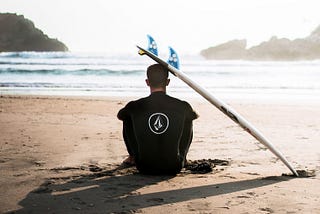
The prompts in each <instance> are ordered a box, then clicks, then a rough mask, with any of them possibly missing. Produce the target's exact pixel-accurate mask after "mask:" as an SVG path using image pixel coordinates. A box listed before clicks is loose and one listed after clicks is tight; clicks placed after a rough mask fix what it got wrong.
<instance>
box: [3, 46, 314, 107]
mask: <svg viewBox="0 0 320 214" xmlns="http://www.w3.org/2000/svg"><path fill="white" fill-rule="evenodd" d="M161 57H162V58H166V56H161ZM152 63H154V62H153V61H152V60H151V59H149V58H148V57H146V56H139V55H138V54H132V55H130V54H127V55H125V54H118V55H111V54H92V53H91V54H88V53H73V52H8V53H0V95H46V96H83V97H109V96H121V97H141V96H147V95H148V94H149V90H148V88H147V87H146V84H145V78H146V76H145V70H146V68H147V66H148V65H150V64H152ZM180 64H181V68H180V70H181V71H183V72H185V73H186V74H187V75H188V76H189V77H190V78H192V79H193V80H194V81H196V82H197V83H198V84H200V85H202V86H203V87H204V88H206V89H207V90H208V91H209V92H211V93H212V94H213V95H214V96H217V97H219V98H221V99H226V100H234V99H236V100H250V101H270V100H276V101H284V102H287V101H297V102H304V101H306V102H319V101H320V99H319V98H320V60H316V61H294V62H268V61H266V62H265V61H263V62H260V61H241V60H230V61H228V60H225V61H215V60H205V59H203V58H202V57H201V56H192V55H186V56H180ZM170 79H171V82H170V85H169V87H168V94H171V95H173V96H177V97H180V98H199V99H201V97H200V95H198V94H197V93H196V92H194V91H193V90H192V89H190V88H189V87H188V86H187V85H186V84H185V83H183V82H182V81H181V80H179V79H178V78H176V77H174V76H173V75H171V76H170Z"/></svg>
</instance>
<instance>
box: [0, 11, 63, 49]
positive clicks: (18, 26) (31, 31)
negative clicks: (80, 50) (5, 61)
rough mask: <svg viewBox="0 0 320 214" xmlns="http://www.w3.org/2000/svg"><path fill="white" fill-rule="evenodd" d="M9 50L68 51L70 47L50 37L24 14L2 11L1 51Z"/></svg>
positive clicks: (0, 27) (0, 18) (0, 29)
mask: <svg viewBox="0 0 320 214" xmlns="http://www.w3.org/2000/svg"><path fill="white" fill-rule="evenodd" d="M9 51H13V52H15V51H68V48H67V46H66V45H65V44H63V43H62V42H60V41H58V40H57V39H51V38H49V37H48V36H47V35H45V34H44V33H43V32H42V31H41V30H39V29H37V28H36V27H35V26H34V24H33V22H32V21H30V20H28V19H26V18H24V16H22V15H16V14H12V13H0V52H9Z"/></svg>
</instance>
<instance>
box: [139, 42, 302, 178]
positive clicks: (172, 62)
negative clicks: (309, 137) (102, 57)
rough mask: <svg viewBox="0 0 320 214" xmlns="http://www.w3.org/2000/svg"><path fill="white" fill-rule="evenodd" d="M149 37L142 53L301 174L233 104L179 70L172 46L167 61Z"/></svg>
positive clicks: (292, 170)
mask: <svg viewBox="0 0 320 214" xmlns="http://www.w3.org/2000/svg"><path fill="white" fill-rule="evenodd" d="M148 38H149V47H148V50H146V49H144V48H142V47H140V46H138V45H137V48H138V49H139V54H140V55H147V56H148V57H150V58H151V59H153V60H154V61H156V62H157V63H159V64H161V65H163V66H164V67H166V68H167V69H168V70H169V71H170V73H172V74H173V75H174V76H176V77H178V78H179V79H181V80H182V81H183V82H185V83H186V84H187V85H188V86H190V87H191V88H192V89H194V90H195V91H196V92H197V93H199V94H200V95H201V96H202V97H204V98H205V99H206V100H207V101H209V102H210V103H211V104H212V105H214V106H215V107H217V108H218V109H219V110H220V111H221V112H223V113H224V114H225V115H227V116H228V117H229V118H230V119H231V120H233V121H234V122H235V123H237V124H238V125H239V126H241V127H242V128H243V129H244V130H245V131H247V132H248V133H249V134H251V135H252V136H253V137H254V138H255V139H257V140H258V141H259V142H260V143H261V144H263V145H264V146H265V147H267V148H268V149H269V150H270V151H271V152H272V153H273V154H274V155H275V156H276V157H278V158H279V159H280V160H281V161H282V162H283V163H284V164H285V165H286V166H287V167H288V168H289V169H290V170H291V172H292V173H293V174H294V175H296V176H297V177H298V176H299V175H298V173H297V171H296V170H295V169H294V168H293V166H292V165H291V164H290V163H289V162H288V160H287V159H286V158H285V157H284V156H283V154H282V153H281V152H280V151H279V150H278V149H276V148H275V147H274V146H273V144H272V143H271V142H270V141H269V140H268V139H267V138H266V137H265V136H264V135H263V134H262V133H261V132H260V131H259V130H258V129H257V128H256V127H254V126H253V125H252V124H251V123H249V121H247V120H246V119H245V118H244V117H243V116H241V115H240V114H239V113H237V112H236V111H235V110H234V109H233V108H232V107H231V106H229V105H228V104H226V103H225V102H223V101H222V100H221V99H218V98H217V97H216V96H213V95H212V94H211V93H209V92H208V91H207V90H206V89H205V88H203V87H202V86H201V85H199V84H198V83H196V82H195V81H193V80H192V79H191V78H189V77H188V76H187V75H186V74H185V73H184V72H182V71H180V70H179V67H178V66H179V59H178V55H177V53H176V52H175V51H174V50H173V49H172V48H171V47H169V50H170V56H169V60H168V62H166V61H164V60H163V59H161V58H159V57H158V56H157V53H158V51H157V46H156V43H155V41H154V40H153V38H152V37H151V36H148Z"/></svg>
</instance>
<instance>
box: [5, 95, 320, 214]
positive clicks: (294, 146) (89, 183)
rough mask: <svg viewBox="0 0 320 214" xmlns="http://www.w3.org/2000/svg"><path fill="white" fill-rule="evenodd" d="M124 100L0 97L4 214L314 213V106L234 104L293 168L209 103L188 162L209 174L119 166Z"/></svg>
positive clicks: (317, 180) (318, 134)
mask: <svg viewBox="0 0 320 214" xmlns="http://www.w3.org/2000/svg"><path fill="white" fill-rule="evenodd" d="M129 100H130V98H120V97H118V98H111V97H110V98H77V97H35V96H1V97H0V133H1V134H0V189H1V192H0V213H320V177H319V175H318V174H319V170H320V142H319V141H320V122H319V118H320V111H319V109H320V103H319V104H316V103H300V104H298V102H297V103H293V102H292V103H286V104H285V103H284V102H283V103H279V102H268V103H262V102H260V103H253V102H249V101H247V102H245V103H242V102H240V101H231V102H230V105H231V106H233V108H234V109H236V110H237V111H238V112H239V113H240V114H242V115H243V116H244V117H245V118H247V119H248V120H249V121H250V122H251V123H252V124H254V125H255V126H256V127H257V128H258V129H259V130H260V131H262V133H264V134H265V136H267V138H269V139H270V140H271V142H272V143H273V144H274V145H275V146H276V147H277V148H278V149H279V150H280V151H281V152H282V153H283V154H284V156H285V157H287V159H288V160H289V162H290V163H292V164H293V166H294V167H295V168H296V169H300V170H306V171H307V172H315V173H314V174H315V176H312V177H304V178H294V177H290V176H284V175H283V173H284V174H291V172H290V170H289V169H288V168H287V167H286V166H285V165H284V164H283V163H282V162H281V161H279V160H278V159H277V158H276V157H275V156H274V155H273V154H272V153H271V152H270V151H268V150H267V149H265V147H264V146H262V145H261V144H260V143H259V142H257V141H256V140H255V139H254V138H253V137H252V136H251V135H249V134H248V133H246V132H244V131H243V130H242V129H241V128H240V127H239V126H238V125H237V124H235V123H234V122H233V121H231V120H230V119H229V118H227V117H226V116H225V115H223V114H222V113H220V112H219V111H218V110H217V109H216V108H214V107H213V106H212V105H210V104H209V103H208V102H206V101H205V100H189V102H190V104H191V105H192V106H193V108H194V109H195V110H196V111H197V112H198V114H199V115H200V117H199V118H198V119H197V120H196V121H195V122H194V140H193V143H192V145H191V148H190V151H189V154H188V160H201V159H218V160H225V161H228V163H229V164H221V165H219V164H217V165H216V166H215V167H213V171H212V172H209V173H204V174H201V173H192V172H191V171H189V170H183V171H182V172H181V173H180V174H178V175H177V176H175V177H169V176H146V175H140V174H139V173H137V171H136V169H135V168H134V167H131V168H124V167H122V166H120V164H121V162H122V160H123V159H124V158H125V157H126V156H127V152H126V149H125V146H124V143H123V141H122V123H121V121H119V120H117V118H116V114H117V112H118V110H119V109H120V108H122V107H123V106H124V105H125V104H126V103H127V102H128V101H129Z"/></svg>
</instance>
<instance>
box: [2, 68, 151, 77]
mask: <svg viewBox="0 0 320 214" xmlns="http://www.w3.org/2000/svg"><path fill="white" fill-rule="evenodd" d="M144 73H145V71H143V70H109V69H96V70H93V69H78V70H64V69H41V70H30V69H12V68H6V69H0V75H2V74H7V75H32V74H33V75H34V74H36V75H62V76H63V75H79V76H84V75H95V76H96V75H98V76H109V75H137V74H144Z"/></svg>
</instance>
